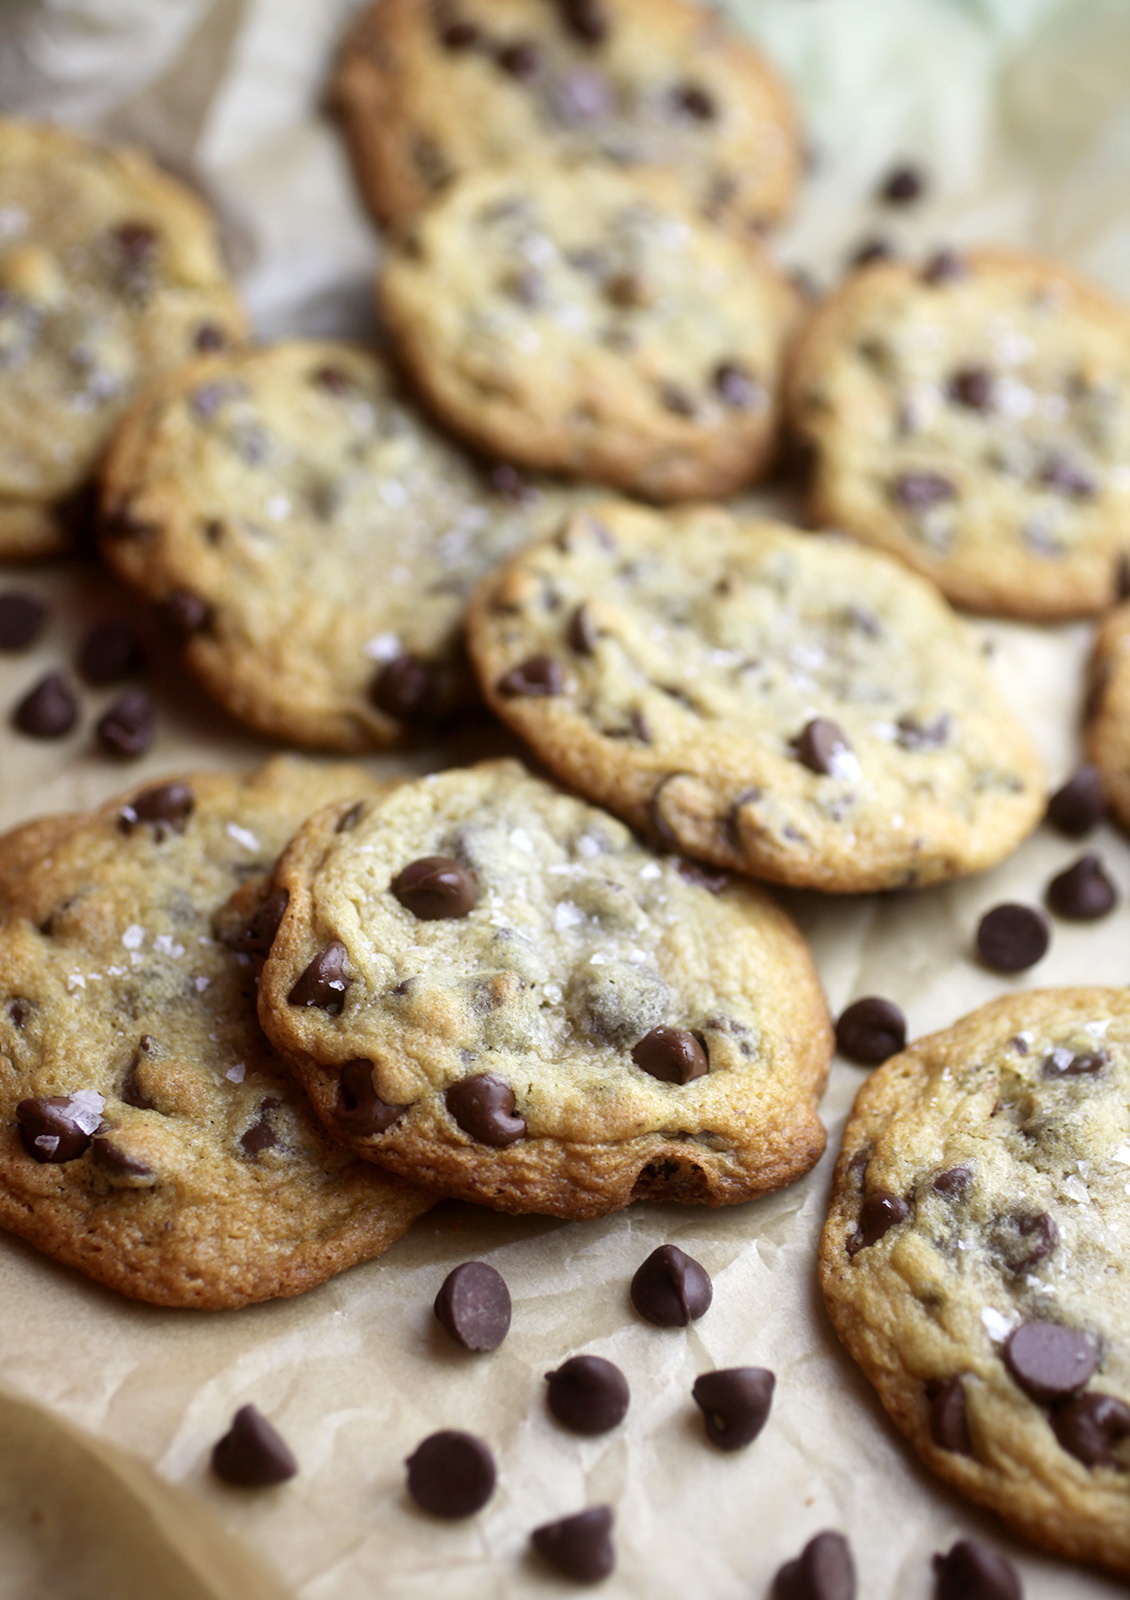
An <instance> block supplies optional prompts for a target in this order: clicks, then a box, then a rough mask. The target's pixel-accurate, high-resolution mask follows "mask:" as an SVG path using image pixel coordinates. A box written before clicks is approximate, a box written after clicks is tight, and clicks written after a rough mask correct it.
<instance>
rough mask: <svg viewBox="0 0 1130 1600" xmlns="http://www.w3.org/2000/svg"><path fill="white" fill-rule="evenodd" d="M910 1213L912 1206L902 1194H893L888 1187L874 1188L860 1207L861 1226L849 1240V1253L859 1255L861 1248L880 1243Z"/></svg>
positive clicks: (866, 1248)
mask: <svg viewBox="0 0 1130 1600" xmlns="http://www.w3.org/2000/svg"><path fill="white" fill-rule="evenodd" d="M909 1215H910V1207H909V1205H908V1204H907V1202H906V1201H905V1200H904V1199H903V1198H902V1196H901V1195H897V1194H891V1193H890V1192H889V1190H887V1189H875V1190H873V1191H872V1193H871V1194H869V1195H866V1196H865V1197H864V1201H863V1204H862V1206H860V1208H859V1227H858V1228H857V1229H856V1231H855V1233H854V1234H853V1235H852V1237H851V1238H850V1239H849V1240H848V1247H847V1249H848V1255H849V1256H854V1255H858V1253H859V1251H860V1250H868V1249H870V1247H871V1246H872V1245H873V1244H878V1242H879V1240H880V1239H881V1238H882V1237H883V1235H884V1234H885V1233H886V1232H887V1231H888V1230H889V1229H890V1228H894V1227H897V1226H898V1224H899V1223H900V1222H905V1221H906V1219H907V1217H908V1216H909Z"/></svg>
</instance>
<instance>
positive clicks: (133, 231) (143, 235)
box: [113, 222, 157, 267]
mask: <svg viewBox="0 0 1130 1600" xmlns="http://www.w3.org/2000/svg"><path fill="white" fill-rule="evenodd" d="M113 237H114V243H115V244H116V245H117V247H118V249H119V250H120V251H121V253H122V255H123V257H124V258H125V260H126V261H127V262H128V263H129V265H130V266H132V267H138V266H141V265H143V264H145V263H147V262H148V261H150V260H151V259H152V257H153V255H154V254H155V253H156V250H157V233H156V230H155V229H153V228H151V227H150V226H149V225H148V223H145V222H122V223H119V225H118V226H117V227H116V228H115V229H114V230H113Z"/></svg>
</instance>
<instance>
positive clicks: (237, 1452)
mask: <svg viewBox="0 0 1130 1600" xmlns="http://www.w3.org/2000/svg"><path fill="white" fill-rule="evenodd" d="M212 1471H213V1472H214V1473H215V1474H216V1476H217V1477H218V1478H222V1479H223V1480H224V1482H225V1483H230V1484H234V1485H235V1487H236V1488H238V1489H267V1488H270V1487H271V1486H272V1485H273V1484H276V1483H285V1482H286V1480H287V1479H288V1478H293V1477H294V1475H295V1473H296V1472H297V1471H298V1462H297V1461H296V1460H295V1458H294V1454H293V1452H292V1451H291V1449H290V1446H289V1445H288V1444H287V1442H286V1440H285V1439H284V1438H283V1437H282V1435H281V1434H280V1433H279V1431H278V1429H277V1428H275V1427H273V1426H272V1424H271V1423H269V1422H268V1421H267V1419H266V1417H265V1416H264V1415H263V1414H262V1412H261V1411H259V1410H258V1409H257V1407H255V1406H240V1408H239V1410H238V1411H237V1412H236V1414H235V1416H234V1417H233V1418H232V1424H231V1428H230V1429H229V1430H228V1432H227V1433H225V1434H224V1437H223V1438H222V1439H221V1440H219V1442H218V1443H217V1444H216V1445H215V1447H214V1448H213V1450H212Z"/></svg>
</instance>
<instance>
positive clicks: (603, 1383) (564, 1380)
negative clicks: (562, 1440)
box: [545, 1356, 631, 1434]
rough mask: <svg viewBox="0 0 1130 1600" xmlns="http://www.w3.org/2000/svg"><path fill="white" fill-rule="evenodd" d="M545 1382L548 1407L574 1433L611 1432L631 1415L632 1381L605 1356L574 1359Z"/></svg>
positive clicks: (547, 1377) (566, 1362) (564, 1426)
mask: <svg viewBox="0 0 1130 1600" xmlns="http://www.w3.org/2000/svg"><path fill="white" fill-rule="evenodd" d="M545 1381H546V1383H547V1384H548V1385H549V1388H548V1389H547V1390H546V1396H545V1398H546V1404H547V1405H548V1406H549V1409H550V1411H551V1412H552V1414H553V1416H554V1417H555V1418H556V1420H557V1421H558V1422H559V1423H560V1424H561V1426H562V1427H563V1428H568V1429H569V1430H570V1432H572V1433H586V1434H596V1433H607V1432H608V1431H609V1429H611V1428H615V1427H617V1426H618V1425H619V1424H620V1423H621V1422H623V1420H624V1418H625V1416H626V1415H627V1412H628V1402H629V1400H630V1398H631V1396H630V1394H629V1392H628V1380H627V1378H625V1376H624V1374H623V1373H622V1372H621V1371H620V1368H619V1367H617V1366H614V1365H613V1363H612V1362H611V1361H606V1360H605V1359H604V1357H603V1356H570V1358H569V1360H568V1361H565V1362H563V1363H562V1364H561V1366H559V1367H558V1368H557V1371H556V1372H547V1373H546V1375H545Z"/></svg>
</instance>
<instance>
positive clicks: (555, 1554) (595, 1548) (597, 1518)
mask: <svg viewBox="0 0 1130 1600" xmlns="http://www.w3.org/2000/svg"><path fill="white" fill-rule="evenodd" d="M530 1542H531V1544H532V1545H533V1547H534V1549H535V1550H536V1551H537V1553H538V1555H539V1556H541V1558H542V1560H543V1561H545V1562H546V1563H547V1564H548V1565H549V1566H551V1567H552V1568H553V1569H554V1571H555V1572H559V1573H560V1574H561V1576H562V1577H563V1578H571V1579H572V1581H573V1582H574V1583H599V1582H600V1581H601V1579H602V1578H607V1577H608V1575H609V1573H610V1572H611V1571H612V1569H613V1567H614V1566H615V1565H616V1551H615V1549H614V1547H613V1544H612V1507H611V1506H590V1507H589V1508H588V1510H587V1511H578V1512H577V1514H576V1515H575V1516H572V1517H562V1519H561V1521H560V1522H547V1523H545V1524H544V1525H543V1526H542V1527H540V1528H535V1529H534V1531H533V1533H532V1534H531V1535H530Z"/></svg>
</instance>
